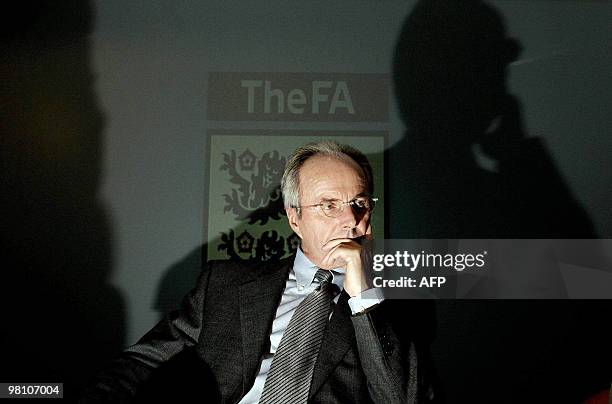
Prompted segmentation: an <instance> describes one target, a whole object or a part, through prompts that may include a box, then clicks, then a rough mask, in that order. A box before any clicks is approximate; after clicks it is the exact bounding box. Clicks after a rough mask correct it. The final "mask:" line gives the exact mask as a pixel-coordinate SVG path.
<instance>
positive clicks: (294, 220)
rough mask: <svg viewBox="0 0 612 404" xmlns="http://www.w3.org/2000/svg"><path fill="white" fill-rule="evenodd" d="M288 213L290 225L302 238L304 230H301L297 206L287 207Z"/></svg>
mask: <svg viewBox="0 0 612 404" xmlns="http://www.w3.org/2000/svg"><path fill="white" fill-rule="evenodd" d="M285 212H286V213H287V220H289V226H291V230H293V231H294V232H295V234H297V235H298V236H299V237H300V238H302V232H301V231H300V218H299V217H298V213H297V209H296V208H285Z"/></svg>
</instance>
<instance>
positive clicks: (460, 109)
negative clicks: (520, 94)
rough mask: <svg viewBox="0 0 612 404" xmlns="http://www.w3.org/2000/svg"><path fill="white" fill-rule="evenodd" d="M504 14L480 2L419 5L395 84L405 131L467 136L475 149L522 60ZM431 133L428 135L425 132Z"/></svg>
mask: <svg viewBox="0 0 612 404" xmlns="http://www.w3.org/2000/svg"><path fill="white" fill-rule="evenodd" d="M518 51H519V46H518V44H517V42H516V41H514V40H512V39H510V38H508V37H507V36H506V32H505V27H504V23H503V20H502V17H501V16H500V14H499V13H498V12H497V11H496V10H494V9H493V8H492V7H491V6H489V5H487V4H485V3H483V2H482V1H477V0H421V1H419V2H418V3H417V4H416V6H415V7H414V9H413V11H412V12H411V13H410V15H409V16H408V18H407V19H406V21H405V23H404V26H403V29H402V32H401V35H400V37H399V40H398V42H397V46H396V50H395V58H394V82H395V92H396V97H397V99H398V103H399V107H400V112H401V114H402V118H403V119H404V121H405V123H406V125H408V126H409V127H412V128H415V129H416V130H417V131H418V130H423V129H433V130H434V131H436V130H440V129H444V130H449V129H450V130H453V131H456V132H458V133H459V132H460V133H463V134H464V135H463V138H461V139H458V138H455V139H449V141H450V142H453V143H456V144H457V145H461V144H471V143H472V142H473V139H472V138H469V139H467V138H465V134H466V133H471V132H474V131H476V132H477V131H482V130H484V129H485V128H486V127H487V126H488V124H489V123H490V121H491V119H492V118H493V117H495V116H496V110H497V106H498V105H499V103H500V102H501V99H502V97H503V96H505V95H506V84H505V79H506V77H505V68H506V66H507V65H508V64H509V63H510V62H512V61H513V60H514V59H515V58H516V57H517V56H518ZM425 131H426V132H427V130H425Z"/></svg>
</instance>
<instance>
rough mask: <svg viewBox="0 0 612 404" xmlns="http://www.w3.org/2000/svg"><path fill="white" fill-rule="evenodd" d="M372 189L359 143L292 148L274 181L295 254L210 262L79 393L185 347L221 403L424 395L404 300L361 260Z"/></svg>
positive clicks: (141, 376) (115, 385)
mask: <svg viewBox="0 0 612 404" xmlns="http://www.w3.org/2000/svg"><path fill="white" fill-rule="evenodd" d="M372 190H373V186H372V170H371V167H370V165H369V163H368V160H367V158H366V157H365V156H364V155H363V154H362V153H360V152H359V151H357V150H355V149H353V148H351V147H348V146H344V145H339V144H337V143H334V142H320V143H315V144H308V145H305V146H302V147H300V148H298V149H297V150H296V151H295V152H294V153H293V154H292V156H291V157H290V158H289V161H288V163H287V167H286V169H285V173H284V175H283V181H282V191H283V198H284V204H285V210H286V212H287V217H288V220H289V224H290V226H291V228H292V229H293V230H294V232H295V233H296V234H297V235H298V236H299V237H300V239H301V247H300V248H299V249H298V252H297V253H296V254H295V255H294V256H292V257H289V258H287V259H284V260H281V262H280V263H277V264H274V265H273V264H269V263H268V264H266V263H262V264H259V265H244V264H239V263H235V262H220V261H216V262H210V263H209V265H208V266H207V268H205V269H204V270H203V271H202V273H201V275H200V277H199V279H198V283H197V285H196V287H195V288H194V289H193V290H192V291H191V292H190V294H189V295H187V297H186V298H185V300H184V302H183V305H182V307H181V309H180V310H179V311H177V312H174V313H171V314H169V315H168V316H166V318H165V319H164V320H162V321H161V322H160V323H159V324H158V325H157V326H156V327H155V328H153V329H152V330H151V331H150V332H149V333H147V334H146V335H145V336H144V337H143V338H142V339H141V340H140V341H139V342H138V343H137V344H136V345H134V346H132V347H130V348H128V349H127V350H126V351H125V352H124V353H123V354H122V356H121V358H120V359H118V360H117V361H116V362H115V364H116V366H115V367H114V368H113V369H111V370H109V371H108V372H105V373H104V374H103V375H102V376H101V377H100V379H99V382H98V384H97V386H96V388H94V389H93V390H92V391H91V392H90V393H89V394H88V395H87V397H89V398H91V397H96V396H97V397H106V398H109V399H117V398H121V397H131V396H132V395H134V394H136V393H137V391H138V388H139V386H140V385H141V384H142V383H143V382H144V381H145V380H147V379H149V377H150V376H151V374H152V373H153V370H154V369H156V368H158V367H160V365H162V364H163V363H164V362H166V361H168V360H169V359H170V358H172V357H173V356H175V355H176V354H177V353H179V352H180V351H183V350H184V349H185V348H190V349H192V350H193V351H194V352H195V354H196V356H197V358H198V361H200V360H201V361H200V362H201V363H202V364H204V365H205V366H206V368H207V369H206V370H207V372H203V373H202V376H201V377H202V378H204V377H206V378H207V381H206V383H207V385H208V386H209V387H208V388H209V389H210V388H212V389H215V390H216V392H217V395H216V397H215V400H216V401H220V402H232V403H236V402H240V403H256V402H265V403H276V402H278V403H286V402H312V403H318V402H326V403H337V402H346V403H369V402H378V403H385V404H387V403H404V402H420V401H426V399H431V398H432V397H431V389H430V388H429V387H428V385H427V384H426V383H425V379H426V376H425V374H426V373H427V370H426V367H425V366H424V365H423V360H424V359H425V361H426V360H427V359H426V358H427V357H428V355H427V350H428V347H427V346H426V342H425V343H421V340H420V339H419V338H418V337H417V336H418V335H419V333H418V332H417V331H418V330H415V329H414V328H415V327H417V324H416V323H412V322H410V321H406V320H407V319H409V318H410V317H411V315H412V314H411V310H410V307H408V308H406V309H405V307H406V306H405V305H403V304H402V302H397V301H395V302H392V301H383V300H382V299H381V297H380V296H379V294H378V293H377V291H376V290H375V289H372V287H371V284H370V282H369V279H368V276H367V275H366V271H365V268H364V265H363V263H362V258H361V257H362V248H363V247H362V243H360V242H359V241H360V240H362V239H366V238H369V237H371V224H370V218H371V216H370V215H371V211H372V209H373V207H374V199H373V198H372ZM330 274H331V276H330ZM322 291H324V292H325V293H323V292H322ZM322 294H324V295H325V297H322V296H321V295H322ZM317 299H318V300H317ZM321 299H323V302H321ZM325 299H328V300H325ZM315 301H317V302H316V303H315ZM317 305H318V306H317ZM394 306H400V307H401V311H399V310H398V309H397V307H394ZM400 315H401V317H400ZM316 316H318V317H319V318H320V319H319V320H316V321H315V317H316ZM321 319H322V320H321ZM292 320H293V321H292ZM321 321H322V322H323V324H321ZM283 337H284V339H283ZM162 368H163V367H162ZM203 383H204V380H203ZM211 386H212V387H211ZM202 394H203V395H204V396H206V392H205V391H202ZM426 396H427V397H426ZM209 397H210V396H209Z"/></svg>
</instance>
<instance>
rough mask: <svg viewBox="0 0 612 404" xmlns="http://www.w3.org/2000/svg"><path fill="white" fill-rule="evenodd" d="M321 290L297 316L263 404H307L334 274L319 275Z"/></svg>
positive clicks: (268, 380) (268, 381)
mask: <svg viewBox="0 0 612 404" xmlns="http://www.w3.org/2000/svg"><path fill="white" fill-rule="evenodd" d="M315 280H317V281H318V282H319V286H318V287H317V288H316V289H315V290H314V292H312V293H311V294H309V295H308V296H306V298H305V299H304V300H303V301H302V303H300V305H299V306H298V307H297V309H296V310H295V313H293V316H292V317H291V320H290V321H289V325H287V329H286V330H285V333H284V334H283V338H282V339H281V342H280V344H279V345H278V349H277V350H276V353H275V354H274V359H272V365H271V366H270V371H269V372H268V376H267V377H266V382H265V384H264V388H263V393H262V395H261V399H260V400H259V402H260V403H265V404H285V403H305V402H306V401H307V400H308V392H309V390H310V382H311V381H312V374H313V371H314V365H315V362H316V361H317V355H318V354H319V348H320V347H321V341H322V340H323V333H324V332H325V327H326V325H327V321H328V319H329V313H330V311H331V302H332V298H333V295H334V293H333V292H334V291H333V285H332V284H330V281H331V280H332V274H331V272H330V271H327V270H324V269H319V270H318V271H317V273H316V274H315Z"/></svg>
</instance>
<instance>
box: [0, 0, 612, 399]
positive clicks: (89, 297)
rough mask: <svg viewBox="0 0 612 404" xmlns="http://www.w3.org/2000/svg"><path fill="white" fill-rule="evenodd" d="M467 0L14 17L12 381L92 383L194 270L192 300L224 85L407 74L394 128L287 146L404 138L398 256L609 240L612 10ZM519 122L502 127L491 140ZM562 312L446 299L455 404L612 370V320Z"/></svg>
mask: <svg viewBox="0 0 612 404" xmlns="http://www.w3.org/2000/svg"><path fill="white" fill-rule="evenodd" d="M451 3H455V4H456V3H457V2H432V3H431V4H429V3H427V2H419V3H417V2H414V1H410V2H404V1H384V2H373V1H365V0H360V1H335V2H327V1H314V2H308V3H303V2H286V1H258V2H248V3H247V2H243V1H209V2H198V1H191V2H190V1H187V2H178V3H177V2H171V1H162V2H154V3H150V2H128V3H126V2H120V1H99V2H98V1H92V2H87V1H77V0H73V1H67V2H59V3H58V2H50V1H49V2H46V1H31V2H20V3H19V4H20V6H19V7H18V9H17V10H16V11H14V12H11V13H3V17H2V21H3V24H2V27H3V28H2V61H1V62H0V74H1V75H2V76H1V81H0V108H1V111H2V119H1V121H0V125H1V134H2V140H1V145H2V150H1V153H2V154H1V156H2V160H1V164H2V173H1V174H0V175H1V177H2V208H3V209H2V212H3V215H4V217H5V219H3V231H2V233H3V243H2V244H3V247H5V249H6V251H7V256H6V257H7V259H6V263H7V264H6V265H3V267H4V270H5V273H6V277H5V281H3V282H2V292H3V293H2V296H3V302H2V303H3V305H2V307H3V309H2V310H3V313H6V316H7V317H6V318H7V320H6V321H5V324H4V325H3V333H2V338H3V339H4V341H3V342H4V344H3V346H4V347H5V348H6V351H7V355H6V357H7V358H8V359H7V360H6V362H5V364H3V365H2V370H3V374H5V375H6V377H4V378H3V380H7V381H8V380H13V379H15V381H16V380H21V381H32V380H34V379H41V380H52V379H54V380H58V381H62V380H63V381H65V383H73V384H74V385H75V386H77V385H79V384H80V383H81V382H82V381H83V380H84V379H86V378H87V377H88V375H89V374H91V373H92V372H94V371H95V369H97V368H99V367H100V366H102V364H103V363H104V361H105V360H107V359H108V358H110V357H111V356H112V354H113V352H117V351H118V350H119V349H120V348H121V347H123V346H126V345H128V344H131V343H133V342H135V341H136V340H137V338H138V337H139V336H140V335H142V333H143V332H144V331H146V330H147V329H148V328H149V327H151V326H152V325H153V324H154V323H155V321H156V320H157V319H158V317H159V315H160V311H159V307H160V305H159V304H158V303H159V302H158V291H159V289H160V288H161V286H160V282H161V280H162V279H163V278H164V277H165V276H166V275H167V273H169V271H170V270H171V269H172V268H176V267H177V266H178V267H180V268H182V271H184V272H185V274H186V275H185V276H184V277H181V278H180V279H178V280H177V281H176V282H177V283H178V284H179V286H177V287H176V290H185V289H187V288H188V287H189V285H190V283H191V281H192V279H193V277H194V276H195V273H197V269H198V266H199V262H200V259H199V246H200V245H201V244H202V243H205V242H206V241H207V240H205V239H204V236H203V235H204V234H207V233H206V229H205V228H203V227H204V216H205V214H206V212H203V207H204V206H205V205H204V199H205V198H206V197H207V195H205V191H204V189H205V187H204V184H205V181H206V178H204V173H205V170H204V165H205V164H206V161H205V156H206V155H207V154H206V150H205V148H206V131H207V130H208V129H211V128H214V127H215V125H219V123H218V122H217V123H211V122H209V121H207V119H206V105H207V91H206V90H207V79H206V78H207V74H208V72H210V71H221V72H223V71H263V72H343V73H386V74H389V75H390V77H391V78H392V81H393V82H394V83H395V84H396V87H394V88H395V90H396V91H395V93H392V95H391V97H390V100H389V103H390V109H391V116H390V120H389V122H388V123H369V124H360V125H354V124H350V123H333V122H332V123H326V124H325V125H324V126H323V125H322V124H319V123H317V122H309V123H308V124H305V123H299V122H297V123H280V122H267V123H266V125H265V127H267V128H279V129H280V128H283V129H291V130H293V129H298V130H299V129H317V128H325V129H330V127H331V128H333V129H338V130H351V129H359V130H387V131H388V132H389V150H388V152H389V153H388V157H389V167H390V168H391V169H390V170H389V173H390V176H389V178H388V183H389V191H388V193H387V195H386V196H387V199H388V205H387V207H388V209H389V211H390V212H391V213H390V215H389V229H388V230H389V234H390V235H391V236H393V237H431V238H447V237H481V236H487V237H534V238H536V237H568V238H570V237H595V236H596V237H606V238H607V237H610V234H612V213H611V210H610V209H609V206H610V205H611V202H612V193H611V192H610V184H612V170H611V169H610V168H612V161H611V160H610V155H611V153H610V152H611V151H612V140H611V138H610V136H609V134H610V132H611V130H612V122H611V119H612V118H610V117H611V116H612V114H610V112H611V106H612V103H611V97H612V76H611V75H610V66H611V65H612V64H611V62H612V60H611V56H610V55H611V54H612V52H610V51H611V49H610V46H611V45H610V40H609V39H610V38H611V37H612V35H611V34H612V32H610V31H611V28H610V24H609V21H610V20H611V17H612V6H611V5H610V3H609V2H604V1H587V2H585V1H495V2H489V3H488V4H489V5H490V7H489V8H486V7H485V9H482V8H479V7H480V5H479V4H477V3H473V2H463V4H464V5H466V4H467V5H466V6H459V7H457V6H456V5H455V6H452V7H451V6H449V4H451ZM423 4H424V5H423ZM430 6H431V8H428V7H430ZM470 7H474V8H470ZM483 10H484V11H483ZM458 16H461V17H458ZM470 27H472V28H476V29H468V28H470ZM483 33H485V34H486V35H483ZM510 38H513V39H514V43H515V45H516V46H517V47H516V49H514V50H513V48H512V46H510V45H509V41H508V40H509V39H510ZM513 52H514V53H513ZM475 72H478V73H479V74H475ZM485 100H486V101H485ZM468 101H469V102H468ZM474 111H476V112H477V113H474ZM502 112H503V113H502ZM498 115H501V116H503V117H504V119H503V120H502V121H501V123H502V125H501V128H502V129H503V130H498V131H497V132H495V133H494V134H495V136H488V137H486V136H485V137H483V136H484V135H483V134H484V133H485V132H486V129H487V127H488V123H490V122H491V119H492V118H493V117H495V116H498ZM458 118H461V119H458ZM221 124H222V125H223V127H225V128H237V129H251V128H253V125H252V124H248V123H247V124H244V123H237V122H224V123H221ZM457 128H460V130H458V129H457ZM498 128H499V127H498ZM489 135H490V133H489ZM533 137H537V138H538V139H539V140H537V141H529V140H527V139H528V138H533ZM517 139H518V140H519V141H517ZM500 159H501V160H502V161H503V162H504V164H502V165H500V166H498V165H496V162H498V161H500ZM508 170H509V171H508ZM499 173H502V177H503V178H502V177H499V176H498V175H499ZM505 173H510V174H505ZM532 174H533V175H532ZM429 179H432V180H429ZM500 184H501V185H500ZM517 184H518V185H517ZM517 186H518V189H520V192H518V193H517V192H514V191H515V190H516V189H517V188H516V187H517ZM407 207H409V208H407ZM156 302H157V303H156ZM498 304H499V303H498ZM551 304H552V303H545V304H544V305H542V304H539V305H538V306H536V307H535V309H534V306H533V304H531V303H529V302H519V303H518V304H513V305H511V306H508V305H506V306H503V307H496V306H492V305H490V304H488V303H486V304H485V303H483V302H471V303H464V304H463V305H462V306H458V305H457V304H455V303H441V304H440V305H439V308H438V320H439V324H438V328H439V332H438V339H437V340H436V345H435V346H434V353H435V355H436V357H437V359H438V362H439V363H440V365H439V367H440V375H441V378H442V379H444V380H443V382H442V384H443V385H444V386H445V387H446V389H447V390H448V391H449V394H448V395H449V397H448V398H449V399H451V401H452V399H453V397H455V399H456V400H458V401H463V400H462V399H459V398H456V397H460V398H466V397H471V395H472V393H473V392H474V391H475V390H479V389H482V388H483V385H487V383H488V385H489V386H491V387H486V388H484V390H482V391H484V392H486V393H487V394H488V395H486V397H490V394H495V393H497V392H498V391H499V390H497V389H498V388H500V387H501V386H503V385H504V384H503V383H501V382H500V380H503V381H508V383H509V385H508V386H507V388H509V389H512V380H514V379H513V378H514V377H518V378H519V380H518V381H517V382H516V383H517V386H519V387H520V386H530V385H531V384H530V383H532V381H533V379H534V378H537V377H540V376H542V374H546V372H549V371H550V370H551V369H553V368H558V369H563V370H567V372H568V373H567V374H566V375H565V376H563V378H555V377H553V376H546V377H544V381H545V382H544V385H545V386H547V388H550V389H551V390H553V389H554V388H557V386H560V385H561V384H567V383H570V384H571V383H572V382H573V380H575V379H574V378H573V375H574V374H575V372H576V371H575V369H576V367H575V366H581V367H580V369H584V368H585V367H587V368H589V367H590V368H592V369H595V370H596V371H595V372H594V373H596V374H597V375H601V374H602V371H605V370H606V369H604V368H605V366H604V365H602V359H601V358H604V356H602V355H603V353H601V351H598V350H597V349H598V348H599V345H598V344H599V343H600V342H601V341H603V340H604V339H605V338H603V337H602V335H606V336H607V335H608V334H606V331H607V330H606V329H605V327H603V326H602V324H604V323H605V313H606V311H605V310H608V308H607V306H594V305H590V306H588V307H586V308H579V307H575V305H572V306H571V307H564V306H563V303H557V304H556V305H554V306H550V305H551ZM161 306H163V307H164V308H165V307H167V306H168V304H162V305H161ZM534 310H535V311H534ZM581 310H583V311H581ZM529 312H532V313H531V317H529V318H528V319H527V320H525V319H524V315H525V313H529ZM534 313H535V314H534ZM584 313H591V314H592V316H591V317H588V316H587V317H585V316H584V315H583V314H584ZM593 313H595V314H596V315H595V314H593ZM602 313H604V314H602ZM608 313H609V311H608ZM525 321H526V322H525ZM608 322H609V320H608ZM529 327H532V331H531V332H528V329H529ZM533 327H535V328H533ZM551 327H552V328H551ZM547 329H548V330H550V329H558V330H561V334H560V335H562V337H560V338H556V339H553V340H551V339H549V338H548V336H549V335H550V333H544V330H547ZM500 335H501V337H499V336H500ZM592 335H594V336H595V337H594V338H595V341H596V343H595V344H591V345H590V347H591V350H590V351H589V352H587V353H585V354H584V355H583V354H582V353H580V352H582V351H580V350H581V349H583V348H584V347H585V346H589V341H591V340H590V339H589V338H586V337H585V336H592ZM576 339H578V340H579V344H578V345H576V344H574V341H575V340H576ZM517 340H518V341H519V342H518V343H516V341H517ZM483 344H485V345H483ZM512 344H514V345H512ZM508 345H511V347H508ZM544 347H549V348H546V352H544V353H541V352H542V351H541V349H540V348H544ZM576 347H578V348H576ZM575 349H578V351H574V350H575ZM567 351H569V352H570V354H569V358H570V359H569V362H566V361H564V358H565V356H560V352H566V353H567ZM571 352H574V353H571ZM9 353H10V355H9ZM538 353H541V356H538V355H539V354H538ZM519 357H520V358H524V360H521V361H519V362H517V361H512V362H508V363H511V366H510V367H507V366H505V365H504V364H503V363H504V362H503V361H509V360H511V359H512V358H519ZM582 357H588V358H598V359H593V360H589V361H586V362H581V361H580V360H581V358H582ZM474 358H481V359H480V360H474ZM500 358H501V359H500ZM534 358H539V362H538V363H543V364H544V365H542V366H539V365H536V366H530V365H526V363H529V362H533V361H538V359H534ZM605 359H607V357H605ZM470 363H471V365H469V366H467V365H466V366H464V364H470ZM568 363H569V364H570V365H571V366H567V365H568ZM520 364H523V365H524V367H522V366H523V365H520ZM572 366H574V367H572ZM534 369H535V370H534ZM602 369H603V370H602ZM607 369H608V370H609V368H607ZM496 370H497V371H498V372H499V373H498V374H497V372H495V371H496ZM538 372H539V373H538ZM587 374H589V373H588V372H587ZM608 374H609V373H608ZM483 375H487V377H486V378H484V376H483ZM517 375H518V376H517ZM534 375H536V376H534ZM566 376H567V379H566V378H565V377H566ZM585 378H586V379H589V377H586V376H585ZM589 380H596V382H599V379H596V378H595V376H593V378H591V379H589ZM589 380H579V381H578V382H575V383H576V384H578V385H579V386H580V388H583V387H584V388H586V389H588V388H591V387H592V386H591V384H589ZM560 381H563V382H560ZM595 384H597V383H595ZM526 388H527V387H526ZM592 388H595V387H592ZM578 390H580V389H578ZM578 390H577V391H578ZM479 391H480V390H479ZM555 391H557V390H555ZM580 391H581V390H580ZM540 393H541V392H540ZM483 394H484V393H483ZM554 394H558V393H557V392H555V393H554ZM576 394H580V392H577V393H576ZM555 397H556V396H555ZM472 398H473V397H472ZM485 401H486V400H485ZM493 401H495V400H493Z"/></svg>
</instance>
